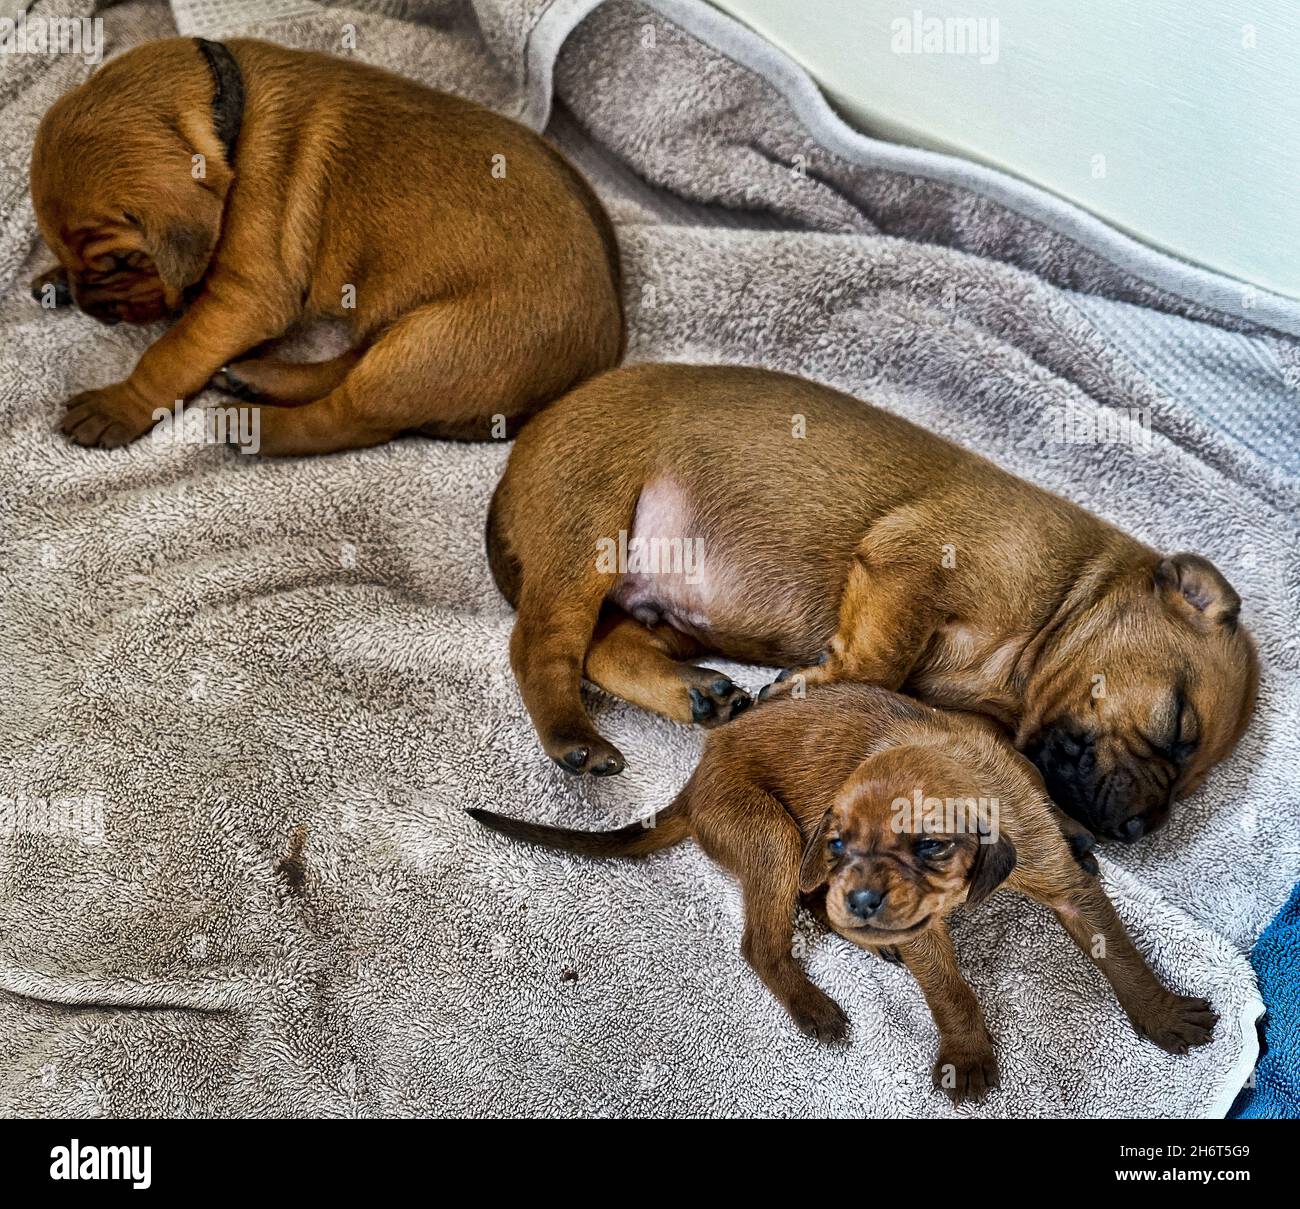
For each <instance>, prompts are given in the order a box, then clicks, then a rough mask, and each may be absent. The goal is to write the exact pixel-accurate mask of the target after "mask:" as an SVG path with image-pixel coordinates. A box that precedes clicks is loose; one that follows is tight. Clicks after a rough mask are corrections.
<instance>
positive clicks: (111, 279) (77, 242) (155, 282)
mask: <svg viewBox="0 0 1300 1209" xmlns="http://www.w3.org/2000/svg"><path fill="white" fill-rule="evenodd" d="M138 221H139V220H138V219H136V218H135V216H134V215H132V214H130V213H129V212H127V213H124V214H123V215H122V217H121V218H120V219H119V220H117V221H116V222H113V221H106V222H102V223H98V224H94V225H83V226H78V227H74V228H72V229H71V230H66V231H64V232H60V233H58V234H56V235H52V236H47V240H46V241H47V242H48V243H49V244H50V246H51V247H52V248H53V249H54V251H55V253H56V255H58V257H59V262H60V266H61V268H62V270H63V272H62V273H61V274H57V275H55V274H46V275H44V276H43V277H41V278H38V279H37V280H36V281H34V282H33V283H32V294H33V296H34V297H35V298H37V300H38V301H43V300H44V297H43V295H44V291H45V289H46V287H47V286H48V287H50V288H51V289H53V291H54V295H53V296H54V300H55V303H56V305H57V304H58V302H59V301H60V298H61V293H62V291H64V290H66V299H67V301H69V302H71V303H73V304H74V305H76V306H78V307H80V308H81V310H83V311H84V312H85V313H86V314H87V315H90V316H91V317H92V318H94V319H98V320H99V321H100V322H101V323H107V324H114V323H123V322H125V323H152V322H154V321H155V320H158V319H164V318H167V317H169V316H172V315H175V314H176V313H177V310H178V309H179V308H174V307H172V306H170V305H169V304H168V299H167V290H166V286H165V285H164V284H163V280H162V278H161V277H160V276H159V274H158V269H157V266H156V265H155V264H154V262H153V258H152V257H151V256H150V255H149V254H148V252H146V251H145V250H144V249H143V247H141V246H138V245H139V241H140V231H139V229H138V226H137V227H136V228H135V229H133V226H132V224H138Z"/></svg>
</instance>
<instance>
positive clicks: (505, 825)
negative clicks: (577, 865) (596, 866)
mask: <svg viewBox="0 0 1300 1209" xmlns="http://www.w3.org/2000/svg"><path fill="white" fill-rule="evenodd" d="M467 813H468V814H469V816H470V817H471V818H472V819H474V821H475V822H478V823H482V824H483V826H484V827H490V828H491V829H492V830H493V831H499V832H501V834H502V835H508V836H509V837H510V838H511V839H514V840H526V841H527V842H528V843H530V844H540V845H542V846H543V847H545V848H558V849H559V850H560V851H561V852H576V853H577V854H578V855H579V856H645V855H646V854H647V853H649V852H658V851H659V849H661V848H671V847H672V846H673V845H674V844H676V843H678V842H679V841H681V840H683V839H685V838H686V836H687V835H689V834H690V829H691V828H690V820H689V817H688V816H687V813H686V810H685V807H684V804H683V803H682V800H681V798H677V799H676V800H675V801H674V802H673V803H672V805H670V806H669V807H668V808H667V809H666V810H664V811H663V812H662V813H660V814H658V815H653V816H651V818H649V819H646V820H644V821H643V822H640V823H633V824H631V825H630V826H628V827H619V828H618V829H617V830H616V831H574V830H570V829H568V828H566V827H544V826H542V824H540V823H527V822H525V821H524V820H523V819H512V818H510V817H508V816H507V815H504V814H493V813H492V811H490V810H469V811H467Z"/></svg>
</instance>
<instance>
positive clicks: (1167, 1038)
mask: <svg viewBox="0 0 1300 1209" xmlns="http://www.w3.org/2000/svg"><path fill="white" fill-rule="evenodd" d="M1218 1022H1219V1014H1218V1012H1216V1011H1215V1010H1214V1009H1213V1008H1212V1007H1211V1006H1210V1004H1209V1002H1208V1001H1207V1000H1205V999H1197V998H1195V997H1194V996H1191V995H1174V994H1170V996H1169V997H1168V999H1166V1000H1165V1001H1164V1002H1163V1003H1161V1004H1159V1005H1158V1006H1157V1007H1156V1008H1155V1009H1153V1010H1152V1012H1151V1013H1150V1014H1149V1015H1146V1016H1144V1017H1143V1018H1142V1019H1141V1020H1134V1021H1133V1026H1134V1028H1136V1029H1137V1031H1138V1032H1139V1033H1141V1034H1142V1036H1144V1037H1146V1038H1147V1039H1148V1040H1150V1041H1154V1042H1155V1043H1156V1044H1157V1045H1158V1046H1159V1047H1160V1048H1161V1049H1162V1050H1164V1051H1165V1052H1166V1053H1170V1054H1185V1053H1187V1051H1188V1050H1189V1049H1194V1048H1195V1047H1196V1046H1198V1045H1205V1044H1206V1043H1207V1042H1208V1041H1209V1040H1210V1039H1211V1038H1212V1037H1213V1036H1214V1026H1215V1025H1216V1024H1218Z"/></svg>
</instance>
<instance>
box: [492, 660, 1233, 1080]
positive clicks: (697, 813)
mask: <svg viewBox="0 0 1300 1209" xmlns="http://www.w3.org/2000/svg"><path fill="white" fill-rule="evenodd" d="M469 813H470V814H471V815H472V816H473V817H474V818H475V819H477V820H478V821H479V822H480V823H483V824H485V825H486V826H488V827H492V828H494V829H495V830H497V831H502V832H504V833H505V834H507V835H510V836H515V837H516V838H519V839H524V840H528V841H530V842H532V843H538V844H545V845H547V846H549V847H552V848H560V849H564V850H565V851H569V852H577V853H582V854H585V855H590V856H640V855H643V854H645V853H648V852H655V851H657V850H659V849H661V848H667V847H669V846H670V845H672V844H675V843H677V842H679V841H680V840H682V839H684V838H685V837H686V836H693V837H694V838H695V839H696V840H697V841H698V843H699V845H700V847H702V848H703V849H704V851H705V852H707V853H708V854H709V856H710V857H712V858H713V859H714V860H715V861H717V862H718V863H719V864H721V865H723V866H724V867H725V868H727V869H728V870H730V871H731V873H733V874H734V875H735V877H736V878H737V879H738V880H739V882H740V885H741V889H742V892H743V894H744V899H745V934H744V940H743V941H742V944H741V950H742V952H743V953H744V955H745V958H746V960H747V961H748V962H749V963H750V964H751V965H752V966H753V967H754V969H755V971H756V972H757V973H758V975H759V977H760V978H762V979H763V981H764V982H765V983H766V984H767V986H768V987H769V988H770V989H771V991H772V993H773V994H774V995H775V996H776V997H777V998H778V999H779V1000H780V1001H781V1003H782V1004H784V1005H785V1007H786V1009H787V1010H788V1011H789V1013H790V1015H791V1016H792V1017H794V1021H795V1023H796V1024H797V1025H798V1026H799V1028H800V1029H802V1030H803V1031H804V1032H805V1033H808V1034H810V1035H811V1036H814V1037H819V1038H821V1039H822V1040H826V1041H833V1040H837V1039H839V1038H841V1037H843V1036H844V1035H845V1033H846V1032H847V1029H848V1021H847V1020H846V1018H845V1016H844V1013H843V1012H842V1011H841V1010H840V1007H839V1005H838V1004H836V1003H835V1001H834V1000H833V999H831V998H830V997H829V996H828V995H826V993H825V992H824V991H822V990H820V989H819V988H818V987H817V986H815V985H814V984H813V983H812V982H811V981H810V980H809V979H808V976H807V974H805V973H804V971H803V969H802V967H801V966H800V965H799V963H798V962H797V961H796V960H795V958H794V956H793V955H792V954H793V944H792V940H793V930H794V909H795V905H796V903H797V901H798V898H799V895H800V894H804V895H814V894H815V895H816V896H817V897H816V898H815V899H814V900H813V901H812V902H811V903H810V905H812V906H813V907H814V909H817V910H818V911H819V912H820V913H821V914H822V916H823V918H825V919H826V920H827V921H828V922H829V924H830V926H831V927H832V928H834V930H835V931H836V932H838V933H839V934H840V935H841V936H843V937H845V938H846V939H847V940H851V941H852V942H853V943H854V944H856V945H861V946H862V947H863V948H866V949H871V950H881V949H887V950H895V951H896V953H897V956H898V957H899V958H900V959H901V960H902V961H903V962H904V963H905V964H906V965H907V968H908V969H909V970H911V972H912V974H913V975H914V976H915V977H916V980H917V982H918V983H919V984H920V986H921V990H922V992H923V993H924V995H925V998H926V1002H927V1003H928V1004H929V1006H930V1010H931V1011H932V1012H933V1014H934V1020H935V1024H936V1025H937V1026H938V1030H939V1055H938V1058H937V1060H936V1062H935V1064H934V1081H935V1086H936V1087H941V1088H942V1089H943V1090H944V1091H946V1092H947V1093H948V1095H949V1096H950V1097H951V1098H952V1099H953V1100H954V1101H958V1102H960V1101H962V1100H966V1099H975V1100H981V1099H983V1098H984V1094H985V1092H986V1090H987V1089H988V1088H990V1087H995V1086H997V1082H998V1068H997V1060H996V1058H995V1057H994V1052H993V1043H992V1041H991V1040H990V1038H989V1034H988V1030H987V1028H986V1027H985V1025H984V1020H983V1017H982V1015H981V1013H980V1007H979V1003H978V1001H977V1000H976V998H975V995H974V992H973V991H972V990H971V988H970V986H969V985H968V984H967V983H966V981H965V979H964V978H963V977H962V975H961V972H960V970H959V969H958V967H957V962H956V959H955V957H954V954H953V946H952V940H951V939H950V937H949V934H948V926H947V923H946V920H947V918H948V916H949V915H951V914H952V912H953V911H955V910H956V909H957V908H959V907H962V906H968V907H969V906H974V905H975V904H976V903H978V902H979V901H980V900H982V899H983V898H985V897H987V896H988V895H989V894H990V893H992V891H993V890H994V889H996V888H997V887H998V886H999V885H1001V884H1002V883H1003V882H1005V883H1006V885H1007V886H1008V887H1010V888H1011V889H1013V890H1018V891H1019V892H1020V893H1022V894H1025V895H1027V896H1028V897H1030V898H1032V899H1035V900H1036V901H1038V902H1040V903H1043V904H1045V905H1046V906H1047V907H1049V908H1050V909H1051V910H1052V911H1053V912H1055V914H1056V917H1057V919H1059V920H1060V921H1061V925H1062V926H1063V927H1064V928H1065V930H1066V931H1067V932H1068V933H1069V934H1070V937H1071V939H1072V940H1073V941H1074V942H1075V944H1077V945H1078V946H1079V948H1080V949H1082V950H1083V952H1084V954H1085V955H1086V956H1088V957H1089V958H1090V959H1091V960H1092V961H1093V962H1094V964H1095V965H1096V966H1097V968H1098V969H1099V970H1100V971H1101V972H1102V974H1103V975H1104V976H1105V977H1106V980H1107V981H1108V982H1109V983H1110V985H1111V986H1112V987H1113V988H1114V991H1115V995H1116V997H1117V998H1118V999H1119V1002H1120V1006H1121V1007H1123V1009H1124V1011H1125V1013H1126V1014H1127V1015H1128V1018H1129V1020H1130V1021H1132V1023H1133V1027H1134V1028H1135V1029H1136V1030H1137V1031H1138V1032H1139V1033H1141V1034H1142V1035H1143V1036H1144V1037H1148V1038H1150V1039H1151V1040H1152V1041H1154V1042H1155V1043H1156V1044H1157V1045H1158V1046H1160V1047H1161V1048H1162V1049H1165V1050H1168V1051H1169V1052H1171V1053H1184V1052H1186V1050H1187V1049H1188V1048H1189V1047H1191V1046H1194V1045H1202V1044H1204V1043H1205V1042H1207V1041H1208V1040H1209V1039H1210V1036H1211V1034H1212V1032H1213V1030H1214V1024H1215V1021H1216V1020H1217V1016H1216V1015H1215V1013H1214V1012H1213V1010H1211V1008H1210V1005H1209V1004H1208V1003H1206V1001H1205V1000H1204V999H1195V998H1190V997H1187V996H1184V995H1179V994H1176V993H1175V992H1173V991H1171V990H1169V989H1168V988H1167V987H1165V986H1164V985H1163V984H1162V983H1161V982H1160V980H1159V979H1158V978H1157V977H1156V976H1155V974H1153V973H1152V971H1151V969H1150V967H1149V966H1148V965H1147V963H1146V962H1145V961H1144V960H1143V958H1142V955H1141V954H1140V953H1139V952H1138V951H1137V949H1136V948H1134V946H1133V942H1132V940H1130V938H1129V936H1128V933H1127V932H1126V931H1125V929H1124V925H1123V924H1122V923H1121V922H1120V920H1119V918H1118V916H1116V914H1115V910H1114V908H1113V907H1112V906H1111V903H1110V899H1109V898H1108V897H1107V896H1106V892H1105V891H1104V890H1103V889H1102V887H1101V885H1100V884H1099V883H1098V881H1097V880H1096V878H1094V877H1092V876H1090V875H1089V874H1087V873H1085V872H1083V871H1082V870H1081V869H1080V868H1079V867H1078V865H1077V864H1076V863H1075V861H1074V859H1073V857H1072V856H1071V854H1070V851H1069V849H1068V847H1067V845H1066V843H1065V840H1064V838H1063V836H1062V833H1061V829H1060V826H1059V825H1058V822H1059V817H1060V816H1059V814H1058V812H1057V811H1056V809H1055V807H1054V806H1053V805H1052V802H1051V799H1050V798H1049V797H1048V796H1047V794H1046V792H1045V791H1044V788H1043V782H1042V779H1041V778H1040V777H1039V776H1038V774H1037V773H1036V772H1035V770H1034V768H1033V766H1032V765H1031V764H1030V763H1029V762H1028V761H1027V760H1025V759H1024V758H1023V757H1022V756H1020V755H1018V754H1016V752H1015V751H1013V750H1012V748H1011V747H1010V746H1009V745H1008V744H1007V743H1006V742H1005V741H1004V740H1002V739H1001V738H999V737H998V736H997V734H996V733H995V732H994V730H993V728H991V727H989V726H986V725H984V724H983V723H982V721H981V720H978V719H975V718H972V717H970V716H963V715H957V714H951V713H948V712H946V711H939V710H933V709H930V708H927V707H926V706H923V705H920V704H919V703H917V702H915V701H912V700H910V699H908V698H906V697H902V696H899V695H898V694H896V693H889V692H886V691H884V690H883V689H879V688H876V687H874V686H871V685H865V684H853V683H839V684H831V685H822V686H818V687H816V688H813V689H812V690H810V691H809V693H808V694H807V696H806V697H805V698H802V699H800V698H796V697H785V698H780V699H777V700H775V701H773V702H771V703H770V704H766V705H764V706H762V707H761V708H759V709H756V710H754V711H753V712H751V713H749V714H746V715H745V716H744V717H743V718H741V719H739V720H737V722H736V723H735V724H734V725H733V726H726V727H723V728H721V729H719V730H716V731H714V732H713V733H711V734H710V736H709V739H708V742H707V743H706V744H705V748H704V755H703V757H702V758H701V760H700V763H699V766H698V767H697V768H696V770H695V772H694V773H693V774H692V775H691V778H690V780H689V781H688V782H687V783H686V786H685V788H684V789H683V790H682V791H681V793H680V794H678V795H677V797H676V798H675V799H674V801H673V802H672V804H671V805H670V806H669V807H668V808H667V809H666V810H664V811H663V813H661V814H660V815H658V816H657V817H656V818H654V819H653V820H650V821H648V822H647V823H645V824H643V823H635V824H633V825H632V826H630V827H623V828H621V829H620V830H618V831H608V832H594V833H593V832H584V831H568V830H563V829H560V828H554V827H542V826H537V825H535V824H531V823H524V822H520V821H518V820H515V819H509V818H505V817H503V816H501V815H496V814H491V813H489V812H487V811H482V810H471V811H470V812H469Z"/></svg>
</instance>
